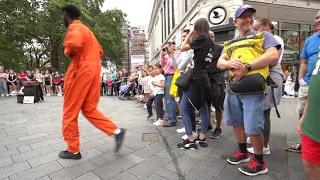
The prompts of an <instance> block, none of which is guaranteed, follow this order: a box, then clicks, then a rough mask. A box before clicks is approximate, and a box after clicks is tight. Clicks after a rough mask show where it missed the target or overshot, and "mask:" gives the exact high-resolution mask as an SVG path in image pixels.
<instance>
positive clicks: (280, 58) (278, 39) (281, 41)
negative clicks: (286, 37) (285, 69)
mask: <svg viewBox="0 0 320 180" xmlns="http://www.w3.org/2000/svg"><path fill="white" fill-rule="evenodd" d="M273 37H274V38H275V39H276V40H277V41H278V42H279V43H280V45H281V54H280V57H279V61H278V64H281V61H282V57H283V52H284V42H283V39H282V38H281V37H280V36H278V35H273Z"/></svg>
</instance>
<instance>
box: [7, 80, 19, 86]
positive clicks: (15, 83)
mask: <svg viewBox="0 0 320 180" xmlns="http://www.w3.org/2000/svg"><path fill="white" fill-rule="evenodd" d="M13 84H14V85H17V81H15V82H14V83H13ZM7 85H8V86H10V85H12V84H11V83H9V82H8V81H7Z"/></svg>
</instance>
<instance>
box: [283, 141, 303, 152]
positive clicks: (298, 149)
mask: <svg viewBox="0 0 320 180" xmlns="http://www.w3.org/2000/svg"><path fill="white" fill-rule="evenodd" d="M301 148H302V146H301V143H297V144H294V145H292V146H287V147H286V150H287V151H290V152H295V153H301Z"/></svg>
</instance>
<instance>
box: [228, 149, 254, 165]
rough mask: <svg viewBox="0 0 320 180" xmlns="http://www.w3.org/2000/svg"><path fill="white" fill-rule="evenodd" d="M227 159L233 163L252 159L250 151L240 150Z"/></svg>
mask: <svg viewBox="0 0 320 180" xmlns="http://www.w3.org/2000/svg"><path fill="white" fill-rule="evenodd" d="M227 161H228V162H229V163H230V164H233V165H236V164H240V163H246V162H249V161H250V156H249V153H248V152H247V153H242V152H240V150H238V151H237V152H236V153H235V154H234V155H233V156H232V157H230V158H228V159H227Z"/></svg>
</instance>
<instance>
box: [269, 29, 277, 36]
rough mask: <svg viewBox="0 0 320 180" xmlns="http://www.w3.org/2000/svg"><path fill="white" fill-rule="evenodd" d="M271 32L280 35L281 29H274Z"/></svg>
mask: <svg viewBox="0 0 320 180" xmlns="http://www.w3.org/2000/svg"><path fill="white" fill-rule="evenodd" d="M271 33H272V34H273V35H278V36H279V30H277V29H275V30H272V31H271Z"/></svg>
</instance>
